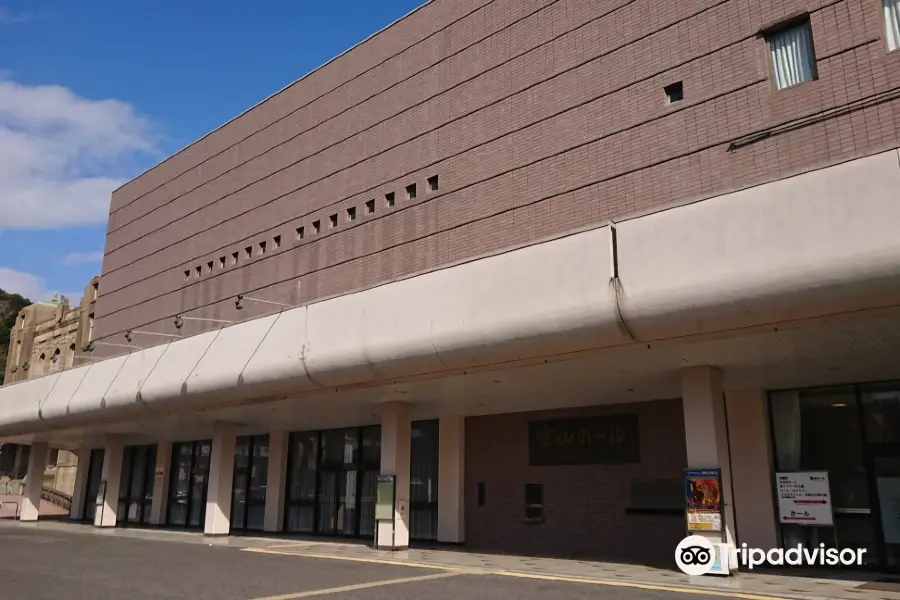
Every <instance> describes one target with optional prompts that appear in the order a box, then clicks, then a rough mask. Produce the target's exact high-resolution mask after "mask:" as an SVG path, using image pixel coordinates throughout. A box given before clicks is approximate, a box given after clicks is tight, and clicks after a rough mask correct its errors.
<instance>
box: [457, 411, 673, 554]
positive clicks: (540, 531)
mask: <svg viewBox="0 0 900 600" xmlns="http://www.w3.org/2000/svg"><path fill="white" fill-rule="evenodd" d="M605 414H636V415H638V419H639V427H640V442H641V446H640V448H641V462H640V464H624V465H592V466H557V467H530V466H529V465H528V423H529V422H530V421H537V420H543V419H558V418H563V419H564V418H572V417H587V416H597V415H605ZM686 465H687V451H686V449H685V443H684V415H683V413H682V409H681V401H680V400H662V401H655V402H640V403H634V404H619V405H612V406H602V407H591V408H581V409H565V410H555V411H539V412H527V413H517V414H507V415H492V416H487V417H468V418H467V419H466V482H465V484H466V510H465V515H466V532H465V533H466V546H467V547H468V548H470V549H472V550H492V551H502V552H512V553H521V554H526V555H551V556H571V557H590V558H596V559H604V560H616V561H626V562H639V563H647V564H665V565H667V566H671V563H672V556H673V554H672V553H673V552H674V551H675V546H676V545H677V544H678V542H679V541H680V540H681V539H682V538H683V537H684V519H683V517H678V516H667V515H663V516H660V515H647V514H640V515H639V514H626V512H625V509H626V508H627V507H628V506H629V501H630V498H629V496H630V490H631V481H632V480H633V479H635V478H680V477H681V473H682V469H684V468H685V467H686ZM478 482H484V483H485V491H486V494H485V500H486V502H485V505H484V506H478V504H477V500H478V498H477V492H478ZM526 482H540V483H543V484H544V518H545V521H544V522H543V523H540V524H532V523H526V522H525V520H524V518H525V506H524V502H525V501H524V496H525V483H526Z"/></svg>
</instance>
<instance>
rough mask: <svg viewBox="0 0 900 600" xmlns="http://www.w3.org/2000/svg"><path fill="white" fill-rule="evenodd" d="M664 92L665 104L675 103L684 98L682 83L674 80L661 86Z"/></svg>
mask: <svg viewBox="0 0 900 600" xmlns="http://www.w3.org/2000/svg"><path fill="white" fill-rule="evenodd" d="M663 91H665V93H666V104H675V103H676V102H681V101H682V100H684V83H683V82H681V81H676V82H675V83H670V84H669V85H667V86H666V87H664V88H663Z"/></svg>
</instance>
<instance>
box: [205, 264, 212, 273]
mask: <svg viewBox="0 0 900 600" xmlns="http://www.w3.org/2000/svg"><path fill="white" fill-rule="evenodd" d="M212 268H213V262H212V261H209V262H208V263H206V272H207V273H212Z"/></svg>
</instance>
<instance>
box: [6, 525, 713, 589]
mask: <svg viewBox="0 0 900 600" xmlns="http://www.w3.org/2000/svg"><path fill="white" fill-rule="evenodd" d="M718 597H720V598H728V597H730V596H725V595H719V596H718ZM299 598H333V599H334V600H388V599H390V600H418V599H420V598H421V599H426V598H427V599H428V600H481V599H484V600H488V599H490V600H548V599H551V598H561V599H563V598H564V599H566V600H579V599H581V598H585V599H587V598H591V599H592V600H595V599H597V598H602V599H605V600H606V599H608V600H700V599H701V598H703V599H704V600H709V596H706V595H703V596H701V595H698V594H693V593H690V592H688V593H685V592H668V591H658V590H642V589H636V588H627V587H616V586H609V585H598V584H592V583H572V582H562V581H550V580H543V579H531V578H522V577H510V576H504V575H495V574H490V573H480V572H473V571H471V570H465V569H463V570H449V569H442V568H422V567H406V566H400V565H393V564H384V563H381V562H374V561H369V562H367V561H357V560H336V559H329V558H310V557H304V556H291V555H277V554H265V553H258V552H247V551H242V550H241V549H240V548H238V547H229V546H224V545H219V544H201V543H182V542H173V541H160V540H155V539H140V538H132V537H124V536H122V537H118V536H98V535H84V534H81V533H70V532H63V531H46V530H40V529H38V528H29V527H14V528H13V527H10V528H0V600H123V599H128V600H150V599H167V600H294V599H299Z"/></svg>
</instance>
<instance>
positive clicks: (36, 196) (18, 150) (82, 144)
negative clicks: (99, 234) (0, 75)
mask: <svg viewBox="0 0 900 600" xmlns="http://www.w3.org/2000/svg"><path fill="white" fill-rule="evenodd" d="M156 143H157V137H156V136H155V135H154V133H153V130H152V126H151V124H150V123H149V121H148V120H147V119H145V118H144V117H141V116H140V115H138V114H137V113H136V112H135V110H134V108H133V107H132V106H131V105H130V104H128V103H126V102H122V101H120V100H89V99H86V98H82V97H80V96H78V95H77V94H75V93H73V92H72V91H71V90H69V89H67V88H64V87H59V86H28V85H21V84H18V83H16V82H14V81H10V80H8V79H0V181H2V182H3V185H2V186H0V229H54V228H61V227H67V226H71V225H90V224H98V223H103V222H105V221H106V218H107V216H108V211H109V198H110V194H111V193H112V190H113V189H115V188H116V187H118V186H119V185H121V184H122V183H124V181H125V180H126V172H129V174H130V173H131V172H133V171H134V168H133V165H132V164H130V162H131V161H133V160H134V159H135V158H136V157H139V156H141V155H149V154H155V150H156Z"/></svg>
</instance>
